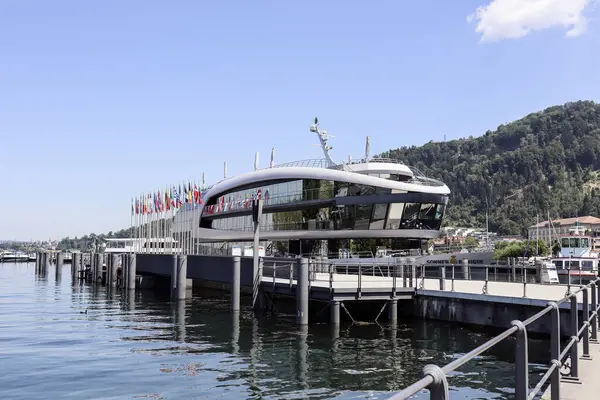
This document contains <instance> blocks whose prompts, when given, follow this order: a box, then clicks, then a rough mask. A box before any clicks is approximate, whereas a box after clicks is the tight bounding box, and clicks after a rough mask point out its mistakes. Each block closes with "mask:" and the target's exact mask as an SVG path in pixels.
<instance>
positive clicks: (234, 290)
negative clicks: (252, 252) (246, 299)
mask: <svg viewBox="0 0 600 400" xmlns="http://www.w3.org/2000/svg"><path fill="white" fill-rule="evenodd" d="M241 263H242V260H241V257H240V256H235V257H233V263H232V266H233V272H232V277H231V311H233V312H239V311H240V289H241Z"/></svg>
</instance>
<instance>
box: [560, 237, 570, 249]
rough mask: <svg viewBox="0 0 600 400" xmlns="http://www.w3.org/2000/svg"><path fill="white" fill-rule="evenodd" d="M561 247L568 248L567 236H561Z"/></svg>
mask: <svg viewBox="0 0 600 400" xmlns="http://www.w3.org/2000/svg"><path fill="white" fill-rule="evenodd" d="M561 247H563V248H565V249H568V248H569V238H562V240H561Z"/></svg>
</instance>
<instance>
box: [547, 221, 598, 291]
mask: <svg viewBox="0 0 600 400" xmlns="http://www.w3.org/2000/svg"><path fill="white" fill-rule="evenodd" d="M559 240H560V245H561V249H560V252H559V254H558V255H557V256H556V257H552V259H551V261H552V263H553V264H554V265H555V266H556V270H557V273H558V277H559V279H560V282H561V283H569V276H570V283H572V284H587V283H588V282H589V281H590V280H593V279H595V278H596V277H597V276H598V253H595V252H593V251H592V243H593V241H592V237H591V236H588V235H585V234H584V232H583V228H582V227H580V226H575V227H574V228H571V229H570V230H569V234H568V235H563V236H560V237H559Z"/></svg>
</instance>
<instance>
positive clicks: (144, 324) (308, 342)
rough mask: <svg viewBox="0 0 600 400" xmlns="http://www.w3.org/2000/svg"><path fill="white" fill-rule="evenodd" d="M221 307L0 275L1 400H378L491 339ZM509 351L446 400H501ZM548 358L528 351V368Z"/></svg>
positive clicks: (449, 327)
mask: <svg viewBox="0 0 600 400" xmlns="http://www.w3.org/2000/svg"><path fill="white" fill-rule="evenodd" d="M228 307H229V303H228V301H227V300H226V299H215V298H203V297H201V296H200V294H199V293H194V296H193V297H192V298H190V299H188V300H187V301H185V302H180V304H177V303H171V302H169V301H168V300H165V299H162V298H159V297H157V296H156V295H155V294H153V293H152V292H148V291H145V292H144V291H138V293H136V295H135V296H126V295H125V294H122V293H121V292H120V291H118V290H116V291H115V292H114V293H108V292H107V290H106V288H104V287H91V286H88V285H79V284H77V285H73V284H72V281H71V274H70V266H69V265H65V266H64V267H63V269H62V273H61V274H60V276H59V277H57V276H56V273H55V269H54V267H52V266H51V267H49V268H48V271H47V273H46V274H45V275H36V274H35V265H34V264H10V263H4V264H0V397H1V398H2V399H41V398H44V399H213V398H225V399H243V398H253V399H292V398H311V399H326V398H339V399H384V398H387V397H389V396H390V395H391V394H392V393H393V391H397V390H400V389H402V388H404V387H406V386H408V385H409V384H411V383H413V382H414V381H416V380H417V379H419V372H420V370H421V368H422V367H423V366H424V365H426V364H438V365H444V364H446V363H448V362H451V361H452V360H453V359H455V358H457V357H459V356H460V355H462V354H464V353H466V352H468V351H469V350H471V349H473V348H474V347H476V346H477V345H479V344H481V343H483V342H485V341H486V340H487V339H489V338H490V337H491V336H492V334H491V333H482V332H478V331H475V330H472V329H469V328H466V327H464V326H460V325H453V324H446V323H438V322H431V321H429V322H424V321H416V320H414V321H403V322H401V323H400V324H399V325H398V327H397V329H391V328H390V327H389V326H385V325H381V326H380V325H373V324H372V325H365V326H363V325H352V326H348V325H343V326H342V329H341V330H340V332H339V336H338V335H335V334H333V333H332V331H331V328H330V326H329V325H327V324H317V325H310V326H309V327H308V328H306V329H300V328H297V327H296V326H295V325H294V321H293V320H292V319H289V318H277V319H272V318H266V317H265V318H261V319H260V320H258V319H256V318H255V317H254V314H253V313H252V312H251V311H250V310H249V309H248V307H247V306H246V308H245V309H244V310H243V311H242V312H241V314H240V317H239V319H235V318H232V315H231V313H230V312H229V311H228ZM336 336H337V337H336ZM513 349H514V342H511V341H505V342H504V343H503V344H501V345H500V346H498V347H496V348H495V349H494V350H493V351H492V352H491V353H486V354H485V355H483V356H480V357H479V358H477V359H476V360H475V361H473V362H471V363H468V364H467V365H465V366H463V367H462V368H461V370H460V372H457V373H455V374H453V376H452V377H451V378H449V382H450V384H451V385H452V392H451V397H452V398H453V399H474V398H486V399H487V398H498V399H503V398H511V397H512V382H513V381H514V378H513V371H514V368H513V364H512V360H513V358H514V357H513ZM547 350H548V344H547V343H546V342H545V341H534V342H532V343H530V361H533V362H536V358H537V359H539V361H541V362H544V361H545V359H546V357H547V354H546V353H547ZM539 368H540V367H539V366H538V365H536V364H532V365H531V366H530V369H531V370H534V371H535V370H536V369H539ZM540 372H542V373H543V371H541V370H540ZM530 380H531V382H532V385H533V384H535V383H536V382H535V378H530ZM416 398H420V399H425V398H428V393H426V392H423V393H421V394H419V395H418V396H417V397H416Z"/></svg>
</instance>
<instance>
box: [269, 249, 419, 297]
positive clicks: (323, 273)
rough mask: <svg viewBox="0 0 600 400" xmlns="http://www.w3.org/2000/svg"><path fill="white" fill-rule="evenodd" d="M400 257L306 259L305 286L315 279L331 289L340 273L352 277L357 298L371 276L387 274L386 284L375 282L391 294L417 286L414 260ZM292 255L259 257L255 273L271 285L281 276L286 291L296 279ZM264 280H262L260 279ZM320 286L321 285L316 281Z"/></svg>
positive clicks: (416, 267)
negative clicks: (338, 260) (384, 259)
mask: <svg viewBox="0 0 600 400" xmlns="http://www.w3.org/2000/svg"><path fill="white" fill-rule="evenodd" d="M399 260H400V259H396V258H388V259H387V263H382V262H373V261H368V262H357V263H348V264H345V263H340V264H337V263H332V262H331V260H327V259H310V260H309V264H308V270H309V275H308V277H309V287H311V286H313V285H314V284H315V283H322V282H327V286H325V287H328V288H329V291H330V292H331V293H333V291H334V287H335V282H336V281H337V280H338V279H340V277H342V276H351V277H355V279H356V280H355V283H356V287H355V290H356V298H357V299H359V298H361V297H362V295H363V289H364V288H366V287H370V288H372V287H373V286H372V285H370V283H372V282H373V279H372V278H387V283H388V284H389V285H383V286H382V285H381V284H380V283H377V284H376V287H377V288H378V289H380V290H381V291H382V292H386V293H387V292H389V293H390V296H392V297H395V295H396V291H397V289H398V288H415V289H416V288H417V285H418V283H419V280H418V271H419V266H418V265H416V264H412V265H411V264H405V263H400V262H399ZM296 261H297V259H296V258H284V257H281V258H279V257H265V258H262V269H261V271H260V273H259V275H260V276H261V277H262V278H267V281H268V282H272V286H273V288H275V287H276V286H277V285H278V283H279V284H282V283H283V282H282V281H278V279H279V280H284V281H285V284H286V285H289V290H290V292H291V291H292V290H293V287H294V285H295V283H294V280H295V279H297V270H296V269H295V268H294V265H295V264H296ZM264 282H265V280H263V283H264ZM320 287H321V288H323V285H320Z"/></svg>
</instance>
